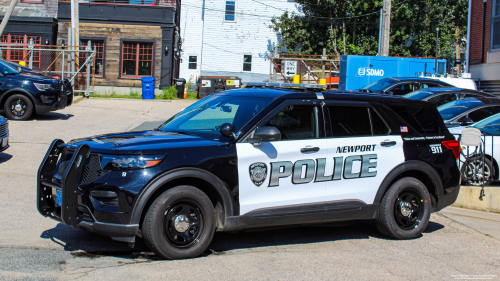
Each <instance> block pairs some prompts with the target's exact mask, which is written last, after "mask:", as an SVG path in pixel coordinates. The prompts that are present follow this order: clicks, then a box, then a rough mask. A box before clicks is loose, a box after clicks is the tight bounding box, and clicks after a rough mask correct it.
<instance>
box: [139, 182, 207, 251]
mask: <svg viewBox="0 0 500 281" xmlns="http://www.w3.org/2000/svg"><path fill="white" fill-rule="evenodd" d="M183 218H187V219H188V222H186V221H184V220H183ZM176 220H177V222H178V224H177V225H176V224H175V223H174V222H175V221H176ZM186 223H187V224H188V225H189V226H187V225H186ZM183 229H186V231H184V232H182V230H183ZM214 232H215V209H214V207H213V205H212V202H211V201H210V199H209V198H208V196H207V195H206V194H205V193H203V192H202V191H201V190H199V189H198V188H196V187H193V186H189V185H181V186H177V187H174V188H171V189H169V190H167V191H165V192H163V193H162V194H161V195H160V196H159V197H158V198H157V199H156V200H155V201H154V202H153V204H151V206H150V207H149V210H148V212H147V213H146V216H145V217H144V222H143V225H142V235H143V238H144V242H145V243H146V245H147V246H148V247H149V248H150V249H151V251H153V252H155V253H156V254H157V255H159V256H161V257H164V258H166V259H172V260H173V259H187V258H195V257H197V256H199V255H200V254H201V253H203V252H204V251H205V250H206V248H207V247H208V245H209V244H210V242H211V241H212V238H213V236H214Z"/></svg>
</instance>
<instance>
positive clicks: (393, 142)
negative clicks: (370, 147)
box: [380, 140, 396, 146]
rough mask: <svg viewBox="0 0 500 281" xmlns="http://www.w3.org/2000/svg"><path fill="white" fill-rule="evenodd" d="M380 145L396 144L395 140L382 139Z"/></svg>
mask: <svg viewBox="0 0 500 281" xmlns="http://www.w3.org/2000/svg"><path fill="white" fill-rule="evenodd" d="M380 145H381V146H393V145H396V142H395V141H388V140H386V141H383V142H381V143H380Z"/></svg>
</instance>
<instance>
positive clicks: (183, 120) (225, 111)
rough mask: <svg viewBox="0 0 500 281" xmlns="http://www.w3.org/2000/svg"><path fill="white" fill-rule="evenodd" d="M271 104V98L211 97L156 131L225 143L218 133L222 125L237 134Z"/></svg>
mask: <svg viewBox="0 0 500 281" xmlns="http://www.w3.org/2000/svg"><path fill="white" fill-rule="evenodd" d="M272 101H273V99H267V98H251V97H235V96H225V95H213V96H209V97H206V98H204V99H202V100H200V101H199V102H197V103H195V104H193V105H191V106H190V107H188V108H186V109H184V110H183V111H181V112H179V113H177V114H176V115H174V116H173V117H172V118H170V119H169V120H167V121H166V122H165V123H163V124H162V125H161V126H160V127H158V129H159V130H161V131H165V132H180V133H187V134H196V135H200V136H202V137H205V138H207V139H213V140H218V141H225V140H226V141H227V138H224V137H223V136H222V135H221V134H220V131H219V129H220V126H221V125H222V124H224V123H230V124H232V125H233V126H234V127H235V129H236V131H235V132H238V131H239V130H240V129H241V128H242V127H243V126H244V125H245V124H246V123H247V122H248V121H250V119H252V118H253V117H254V116H255V115H257V114H258V113H259V112H261V111H262V109H264V108H265V107H266V106H268V105H269V104H270V103H271V102H272Z"/></svg>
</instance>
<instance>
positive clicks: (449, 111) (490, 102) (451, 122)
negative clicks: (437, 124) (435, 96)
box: [437, 97, 500, 127]
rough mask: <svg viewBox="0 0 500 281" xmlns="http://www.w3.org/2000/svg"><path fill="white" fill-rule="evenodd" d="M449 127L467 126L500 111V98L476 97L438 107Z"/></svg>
mask: <svg viewBox="0 0 500 281" xmlns="http://www.w3.org/2000/svg"><path fill="white" fill-rule="evenodd" d="M437 109H438V111H439V114H441V117H443V120H444V123H445V124H446V126H447V127H457V126H467V125H471V124H473V123H474V122H479V121H481V120H483V119H485V118H487V117H490V116H492V115H495V114H497V113H500V99H497V98H487V97H476V98H468V99H463V100H457V101H453V102H449V103H446V104H443V105H440V106H438V107H437Z"/></svg>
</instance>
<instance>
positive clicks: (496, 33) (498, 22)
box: [491, 0, 500, 49]
mask: <svg viewBox="0 0 500 281" xmlns="http://www.w3.org/2000/svg"><path fill="white" fill-rule="evenodd" d="M492 5H493V9H492V14H493V15H492V17H491V39H492V40H491V48H492V49H500V0H494V1H493V3H492Z"/></svg>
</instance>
